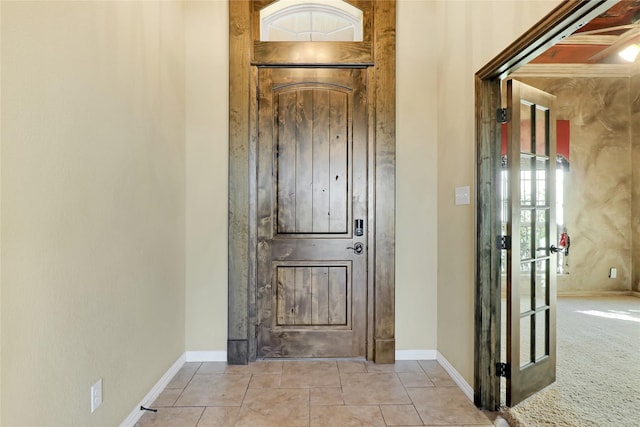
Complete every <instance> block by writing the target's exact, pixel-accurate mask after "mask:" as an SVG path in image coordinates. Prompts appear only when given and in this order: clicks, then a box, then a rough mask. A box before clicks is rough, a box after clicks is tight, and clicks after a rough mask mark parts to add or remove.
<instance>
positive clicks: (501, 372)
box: [496, 363, 511, 378]
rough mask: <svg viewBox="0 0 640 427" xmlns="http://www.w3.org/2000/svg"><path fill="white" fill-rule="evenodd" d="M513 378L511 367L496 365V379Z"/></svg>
mask: <svg viewBox="0 0 640 427" xmlns="http://www.w3.org/2000/svg"><path fill="white" fill-rule="evenodd" d="M510 376H511V366H509V365H508V364H506V363H496V377H505V378H509V377H510Z"/></svg>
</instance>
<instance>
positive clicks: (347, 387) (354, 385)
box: [341, 373, 411, 405]
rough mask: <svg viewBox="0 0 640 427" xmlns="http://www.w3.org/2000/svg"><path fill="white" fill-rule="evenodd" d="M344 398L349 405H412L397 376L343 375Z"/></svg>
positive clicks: (388, 374) (386, 374)
mask: <svg viewBox="0 0 640 427" xmlns="http://www.w3.org/2000/svg"><path fill="white" fill-rule="evenodd" d="M341 382H342V396H343V398H344V401H345V403H346V404H347V405H394V404H395V405H403V404H410V403H411V400H410V399H409V396H408V395H407V392H406V391H405V389H404V387H403V386H402V383H401V382H400V380H399V379H398V376H397V375H396V374H391V373H381V374H344V375H341Z"/></svg>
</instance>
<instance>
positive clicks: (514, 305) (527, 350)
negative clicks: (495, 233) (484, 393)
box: [507, 80, 558, 406]
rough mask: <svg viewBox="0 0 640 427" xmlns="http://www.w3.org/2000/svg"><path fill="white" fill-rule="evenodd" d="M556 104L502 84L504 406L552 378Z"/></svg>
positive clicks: (531, 90) (522, 87)
mask: <svg viewBox="0 0 640 427" xmlns="http://www.w3.org/2000/svg"><path fill="white" fill-rule="evenodd" d="M555 100H556V98H555V96H553V95H550V94H548V93H546V92H543V91H541V90H539V89H536V88H533V87H531V86H528V85H525V84H524V83H521V82H518V81H515V80H509V81H507V106H508V109H509V110H510V111H511V113H512V114H511V120H510V121H509V122H508V124H507V138H508V140H509V146H508V148H507V163H508V167H509V172H508V174H509V189H510V190H509V194H510V197H509V202H508V204H507V205H508V210H509V215H508V222H507V234H508V235H509V236H511V241H512V245H511V249H508V250H507V364H508V366H509V368H510V369H509V370H510V375H508V376H507V406H513V405H516V404H517V403H519V402H521V401H522V400H524V399H526V398H527V397H529V396H531V395H532V394H533V393H535V392H537V391H539V390H541V389H542V388H544V387H546V386H548V385H549V384H551V383H553V382H554V381H555V379H556V265H557V260H556V255H555V252H556V248H555V246H554V243H555V242H557V241H558V240H557V230H556V221H555V215H556V213H555V205H556V203H555V201H556V199H555V194H556V193H555V171H556V118H555V111H554V108H555Z"/></svg>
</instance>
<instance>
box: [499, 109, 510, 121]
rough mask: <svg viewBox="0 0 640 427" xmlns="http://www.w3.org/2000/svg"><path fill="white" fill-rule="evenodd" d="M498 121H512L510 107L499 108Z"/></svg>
mask: <svg viewBox="0 0 640 427" xmlns="http://www.w3.org/2000/svg"><path fill="white" fill-rule="evenodd" d="M496 116H497V120H498V123H509V122H510V121H511V109H510V108H498V111H497V113H496Z"/></svg>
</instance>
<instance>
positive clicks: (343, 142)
mask: <svg viewBox="0 0 640 427" xmlns="http://www.w3.org/2000/svg"><path fill="white" fill-rule="evenodd" d="M367 108H368V107H367V98H366V70H365V69H363V68H354V69H338V68H334V69H331V68H259V70H258V143H257V147H258V149H257V151H258V154H257V165H258V174H257V180H258V183H257V187H258V196H257V198H258V200H257V220H258V223H257V237H258V245H257V262H258V266H257V267H258V271H257V289H256V305H257V319H258V328H257V336H258V340H257V341H258V342H257V356H258V357H350V356H365V355H366V354H365V353H366V336H367V334H366V324H367V322H366V319H367V314H366V313H367V227H368V224H367V218H368V215H367V145H368V143H367V140H368V138H367ZM356 225H357V227H356ZM356 228H357V229H356Z"/></svg>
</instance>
